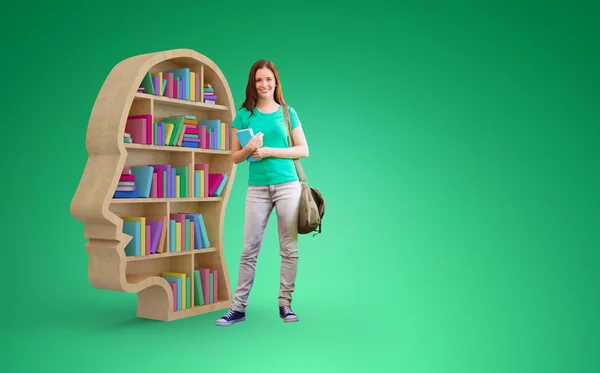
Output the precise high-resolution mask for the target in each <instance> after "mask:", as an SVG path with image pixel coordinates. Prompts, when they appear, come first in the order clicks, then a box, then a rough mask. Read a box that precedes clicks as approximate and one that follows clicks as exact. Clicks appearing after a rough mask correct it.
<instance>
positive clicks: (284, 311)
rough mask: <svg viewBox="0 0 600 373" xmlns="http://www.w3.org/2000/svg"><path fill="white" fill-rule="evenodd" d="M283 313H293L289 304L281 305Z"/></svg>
mask: <svg viewBox="0 0 600 373" xmlns="http://www.w3.org/2000/svg"><path fill="white" fill-rule="evenodd" d="M283 313H284V314H288V313H293V312H292V309H291V308H290V307H289V306H283Z"/></svg>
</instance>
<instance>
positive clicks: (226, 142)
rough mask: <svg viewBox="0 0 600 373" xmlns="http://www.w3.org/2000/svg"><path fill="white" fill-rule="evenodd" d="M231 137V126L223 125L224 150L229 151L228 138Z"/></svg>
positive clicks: (228, 124)
mask: <svg viewBox="0 0 600 373" xmlns="http://www.w3.org/2000/svg"><path fill="white" fill-rule="evenodd" d="M230 136H231V124H230V123H227V124H225V149H226V150H229V146H230V145H229V137H230Z"/></svg>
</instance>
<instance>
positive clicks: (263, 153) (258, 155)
mask: <svg viewBox="0 0 600 373" xmlns="http://www.w3.org/2000/svg"><path fill="white" fill-rule="evenodd" d="M271 156H272V152H271V148H265V147H262V148H258V149H256V150H254V151H253V152H252V158H255V159H263V158H268V157H271Z"/></svg>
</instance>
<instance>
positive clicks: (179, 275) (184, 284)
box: [161, 272, 187, 310]
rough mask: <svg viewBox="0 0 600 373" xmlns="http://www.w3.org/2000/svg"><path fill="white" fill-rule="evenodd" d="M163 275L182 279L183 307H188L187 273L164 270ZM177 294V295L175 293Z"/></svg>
mask: <svg viewBox="0 0 600 373" xmlns="http://www.w3.org/2000/svg"><path fill="white" fill-rule="evenodd" d="M161 276H163V277H174V278H179V279H181V309H182V310H183V309H186V308H187V281H186V276H185V273H179V272H163V273H161ZM174 296H176V295H174Z"/></svg>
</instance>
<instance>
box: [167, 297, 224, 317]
mask: <svg viewBox="0 0 600 373" xmlns="http://www.w3.org/2000/svg"><path fill="white" fill-rule="evenodd" d="M229 307H231V301H220V302H216V303H209V304H205V305H203V306H192V307H191V308H187V309H185V310H180V311H175V312H173V313H172V314H171V318H170V319H169V321H172V320H178V319H183V318H186V317H190V316H196V315H200V314H203V313H209V312H214V311H218V310H222V309H226V308H229Z"/></svg>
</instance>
